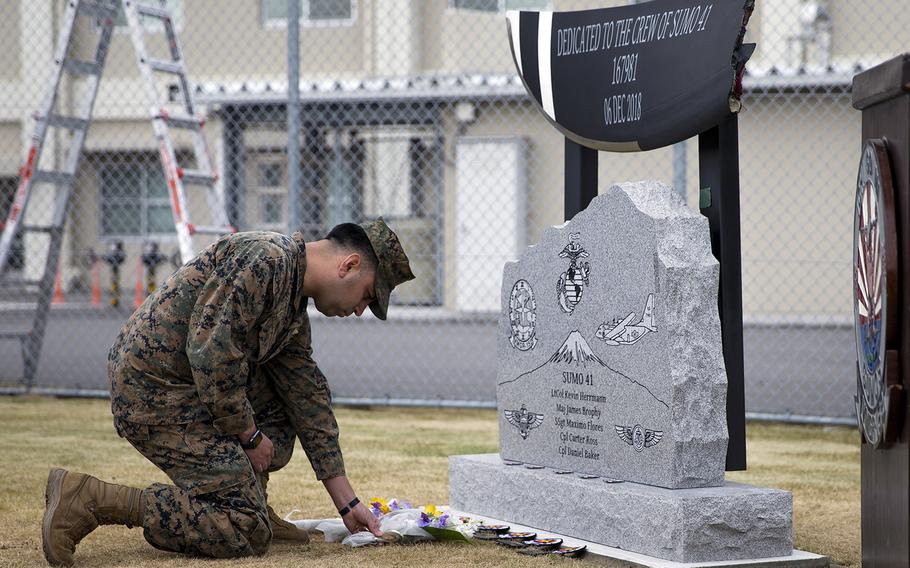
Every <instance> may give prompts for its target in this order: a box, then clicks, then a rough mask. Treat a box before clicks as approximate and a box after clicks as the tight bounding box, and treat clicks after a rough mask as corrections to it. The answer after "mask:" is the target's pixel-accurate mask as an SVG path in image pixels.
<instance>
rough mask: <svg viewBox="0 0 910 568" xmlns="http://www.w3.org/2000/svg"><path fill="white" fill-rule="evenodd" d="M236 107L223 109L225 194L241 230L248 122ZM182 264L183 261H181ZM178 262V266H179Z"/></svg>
mask: <svg viewBox="0 0 910 568" xmlns="http://www.w3.org/2000/svg"><path fill="white" fill-rule="evenodd" d="M241 114H242V113H241V112H240V111H239V110H236V109H235V108H234V107H227V106H226V107H225V108H224V110H223V122H224V128H223V132H224V133H223V135H222V136H223V137H222V140H223V144H224V196H225V199H226V201H227V203H226V208H227V215H228V221H230V223H231V225H233V226H235V227H237V228H238V229H240V230H241V231H242V230H244V228H245V227H247V223H246V211H245V209H246V207H245V204H246V202H245V196H244V194H245V193H246V171H245V170H246V165H245V164H244V158H243V157H244V155H245V153H244V144H245V142H244V130H245V128H246V123H245V122H244V119H243V118H242V117H241ZM180 264H182V262H181V263H180ZM180 264H177V265H176V267H179V266H180Z"/></svg>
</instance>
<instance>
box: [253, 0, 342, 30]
mask: <svg viewBox="0 0 910 568" xmlns="http://www.w3.org/2000/svg"><path fill="white" fill-rule="evenodd" d="M356 17H357V3H356V1H355V0H300V23H301V25H313V26H348V25H351V24H353V23H354V20H355V19H356ZM287 23H288V3H287V0H262V24H263V26H265V27H284V26H287Z"/></svg>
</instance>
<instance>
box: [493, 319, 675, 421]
mask: <svg viewBox="0 0 910 568" xmlns="http://www.w3.org/2000/svg"><path fill="white" fill-rule="evenodd" d="M554 367H555V368H556V370H559V369H563V370H566V369H567V368H568V369H572V368H577V367H583V368H585V369H587V370H588V371H590V372H594V373H596V374H598V375H599V376H601V377H602V378H603V379H605V380H606V384H609V385H611V386H609V387H607V386H606V384H604V383H602V385H604V386H602V387H601V389H602V392H603V393H604V394H607V393H608V392H609V397H610V398H611V399H613V398H614V397H616V396H633V397H636V395H635V394H634V393H640V394H641V395H643V396H644V398H645V399H647V400H650V401H651V402H652V403H653V402H657V403H658V404H660V406H661V407H663V408H665V409H669V408H670V407H669V405H668V404H667V403H666V402H664V401H663V400H661V399H660V398H658V397H657V395H655V394H654V393H653V392H651V389H649V388H648V387H646V386H645V385H643V384H642V383H640V382H638V381H637V380H635V379H633V378H632V377H629V376H627V375H625V374H624V373H621V372H619V371H617V370H616V369H614V368H613V367H610V366H609V365H607V364H606V363H604V362H603V360H602V359H601V358H600V357H598V356H597V354H596V353H594V350H593V349H591V346H590V345H588V342H587V341H585V338H584V337H583V336H582V335H581V333H580V332H579V331H578V330H575V331H572V332H570V333H569V335H568V336H567V337H566V340H565V341H563V343H562V346H561V347H560V348H559V349H558V350H557V351H556V353H554V354H553V355H552V356H551V357H550V358H549V359H547V361H546V362H545V363H544V364H543V365H540V366H539V367H537V368H536V369H533V370H531V371H528V372H526V373H522V374H520V375H518V376H517V377H515V378H514V379H512V380H508V381H502V382H500V383H499V386H500V387H503V386H505V385H508V384H514V383H519V382H524V381H525V380H531V381H532V382H536V381H537V380H538V379H540V380H546V377H548V376H550V374H549V373H548V371H549V370H553V368H554ZM615 385H618V386H625V385H629V386H633V387H635V388H634V390H633V391H631V392H629V391H627V392H626V395H619V394H617V393H615V392H614V388H613V386H615ZM640 402H642V403H643V401H640Z"/></svg>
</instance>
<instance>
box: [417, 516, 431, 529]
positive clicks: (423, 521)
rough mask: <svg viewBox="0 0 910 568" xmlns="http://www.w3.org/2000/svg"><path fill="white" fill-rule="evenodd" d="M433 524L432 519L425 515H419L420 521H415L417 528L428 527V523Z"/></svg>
mask: <svg viewBox="0 0 910 568" xmlns="http://www.w3.org/2000/svg"><path fill="white" fill-rule="evenodd" d="M431 522H433V517H431V516H430V515H428V514H426V513H420V520H419V521H417V526H418V527H428V526H430V523H431Z"/></svg>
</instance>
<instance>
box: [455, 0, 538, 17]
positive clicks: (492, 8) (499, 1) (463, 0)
mask: <svg viewBox="0 0 910 568" xmlns="http://www.w3.org/2000/svg"><path fill="white" fill-rule="evenodd" d="M449 7H450V8H454V9H456V10H474V11H476V12H491V13H498V14H502V13H505V12H507V11H509V10H546V9H548V8H549V7H550V0H449Z"/></svg>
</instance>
